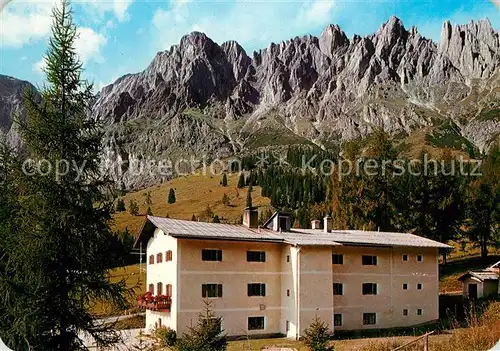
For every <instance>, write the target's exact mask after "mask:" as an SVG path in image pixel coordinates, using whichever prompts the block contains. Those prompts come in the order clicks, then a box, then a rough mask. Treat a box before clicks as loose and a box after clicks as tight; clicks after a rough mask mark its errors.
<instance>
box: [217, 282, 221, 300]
mask: <svg viewBox="0 0 500 351" xmlns="http://www.w3.org/2000/svg"><path fill="white" fill-rule="evenodd" d="M217 296H218V297H222V284H219V285H217Z"/></svg>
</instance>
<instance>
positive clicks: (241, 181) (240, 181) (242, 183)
mask: <svg viewBox="0 0 500 351" xmlns="http://www.w3.org/2000/svg"><path fill="white" fill-rule="evenodd" d="M237 187H238V188H240V189H241V188H244V187H245V175H244V174H243V172H241V173H240V177H239V178H238V185H237Z"/></svg>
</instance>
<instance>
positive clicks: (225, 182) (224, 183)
mask: <svg viewBox="0 0 500 351" xmlns="http://www.w3.org/2000/svg"><path fill="white" fill-rule="evenodd" d="M221 185H222V186H227V174H226V173H224V174H223V175H222V180H221Z"/></svg>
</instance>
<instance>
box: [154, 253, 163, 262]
mask: <svg viewBox="0 0 500 351" xmlns="http://www.w3.org/2000/svg"><path fill="white" fill-rule="evenodd" d="M162 262H163V254H162V253H159V254H157V255H156V263H162Z"/></svg>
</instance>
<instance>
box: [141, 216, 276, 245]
mask: <svg viewBox="0 0 500 351" xmlns="http://www.w3.org/2000/svg"><path fill="white" fill-rule="evenodd" d="M147 219H148V220H149V221H150V222H151V223H153V224H154V225H155V227H157V228H159V229H161V230H162V231H163V232H164V233H168V234H170V235H171V236H173V237H186V238H200V239H204V238H206V239H219V240H250V241H275V242H283V238H281V237H280V236H279V235H278V233H273V232H269V231H267V230H259V229H250V228H246V227H243V226H241V225H232V224H222V223H206V222H195V221H185V220H180V219H170V218H162V217H153V216H148V217H147Z"/></svg>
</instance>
